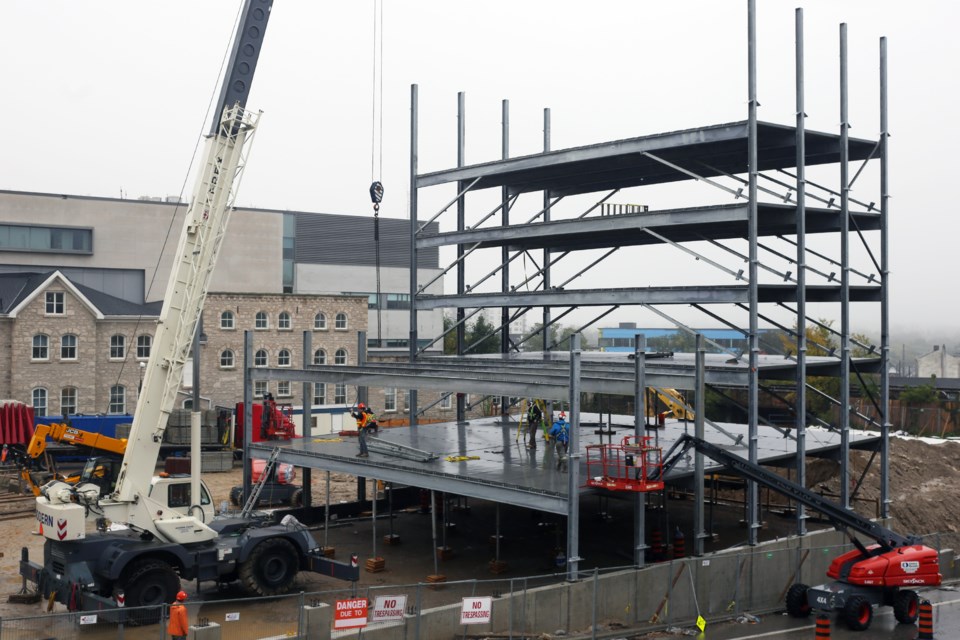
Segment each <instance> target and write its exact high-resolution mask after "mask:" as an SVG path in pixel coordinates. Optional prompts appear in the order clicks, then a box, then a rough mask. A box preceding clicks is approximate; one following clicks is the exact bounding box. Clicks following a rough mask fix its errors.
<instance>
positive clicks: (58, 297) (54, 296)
mask: <svg viewBox="0 0 960 640" xmlns="http://www.w3.org/2000/svg"><path fill="white" fill-rule="evenodd" d="M46 299H47V305H46V314H47V315H48V316H62V315H63V313H64V312H63V291H48V292H47V294H46Z"/></svg>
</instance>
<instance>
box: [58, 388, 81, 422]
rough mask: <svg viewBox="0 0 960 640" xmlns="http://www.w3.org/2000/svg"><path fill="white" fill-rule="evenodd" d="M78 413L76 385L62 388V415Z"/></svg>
mask: <svg viewBox="0 0 960 640" xmlns="http://www.w3.org/2000/svg"><path fill="white" fill-rule="evenodd" d="M76 413H77V389H76V387H64V388H63V389H61V390H60V415H62V416H64V417H66V416H68V415H75V414H76Z"/></svg>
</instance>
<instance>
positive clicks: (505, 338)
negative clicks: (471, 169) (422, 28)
mask: <svg viewBox="0 0 960 640" xmlns="http://www.w3.org/2000/svg"><path fill="white" fill-rule="evenodd" d="M500 126H501V141H500V145H501V157H502V158H503V159H504V160H506V159H507V158H509V157H510V101H509V100H504V101H503V103H502V105H501V123H500ZM509 202H510V190H509V189H508V188H507V187H505V186H504V187H502V188H501V189H500V224H501V225H502V226H504V227H509V226H510V205H509ZM518 255H519V252H518ZM510 260H511V258H510V251H509V249H507V246H506V245H504V246H503V248H502V249H500V263H501V268H500V291H502V292H503V293H507V292H509V291H510ZM509 352H510V307H502V308H501V309H500V353H509ZM507 404H509V398H508V397H507V396H501V398H500V413H501V415H502V416H503V417H504V418H506V414H507ZM497 513H498V514H499V511H498V512H497ZM498 544H499V543H498ZM497 559H498V560H499V558H497Z"/></svg>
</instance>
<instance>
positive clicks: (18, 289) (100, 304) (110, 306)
mask: <svg viewBox="0 0 960 640" xmlns="http://www.w3.org/2000/svg"><path fill="white" fill-rule="evenodd" d="M54 273H57V272H56V271H47V272H45V273H0V313H2V314H7V313H10V311H11V310H12V309H14V308H15V307H16V306H17V305H18V304H20V303H21V302H23V301H24V300H25V299H26V298H28V297H29V296H30V295H31V294H33V293H34V292H35V291H36V290H37V289H38V288H39V287H40V286H41V285H42V284H43V283H44V282H46V281H47V280H48V279H49V278H50V276H52V275H53V274H54ZM60 277H61V278H63V279H64V280H66V281H68V282H69V283H70V284H71V285H73V286H74V287H76V288H77V290H78V291H79V292H80V293H82V294H83V295H84V296H85V297H86V298H87V300H89V301H90V303H91V304H93V305H94V306H95V307H96V308H97V309H99V310H100V313H102V314H103V315H105V316H153V317H156V316H159V315H160V309H161V307H162V306H163V303H162V302H149V303H146V304H137V303H135V302H129V301H127V300H123V299H122V298H117V297H114V296H111V295H109V294H106V293H103V292H102V291H98V290H97V289H91V288H90V287H88V286H86V285H82V284H77V283H76V282H73V281H72V280H70V279H69V278H68V277H67V276H65V275H63V274H62V273H61V274H60Z"/></svg>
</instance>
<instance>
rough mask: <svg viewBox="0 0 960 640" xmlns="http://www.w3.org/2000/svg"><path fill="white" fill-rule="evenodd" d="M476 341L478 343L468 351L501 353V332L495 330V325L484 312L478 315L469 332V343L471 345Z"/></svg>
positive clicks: (467, 345)
mask: <svg viewBox="0 0 960 640" xmlns="http://www.w3.org/2000/svg"><path fill="white" fill-rule="evenodd" d="M475 342H479V343H480V344H478V345H476V346H475V347H473V348H472V349H470V351H469V352H468V353H500V332H499V331H495V330H494V326H493V325H492V324H490V322H489V321H488V320H487V319H486V317H484V315H483V314H480V315H479V316H477V321H476V322H474V323H473V326H472V327H471V328H470V330H469V331H468V333H467V344H466V345H464V346H465V347H470V346H471V345H473V344H474V343H475Z"/></svg>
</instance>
